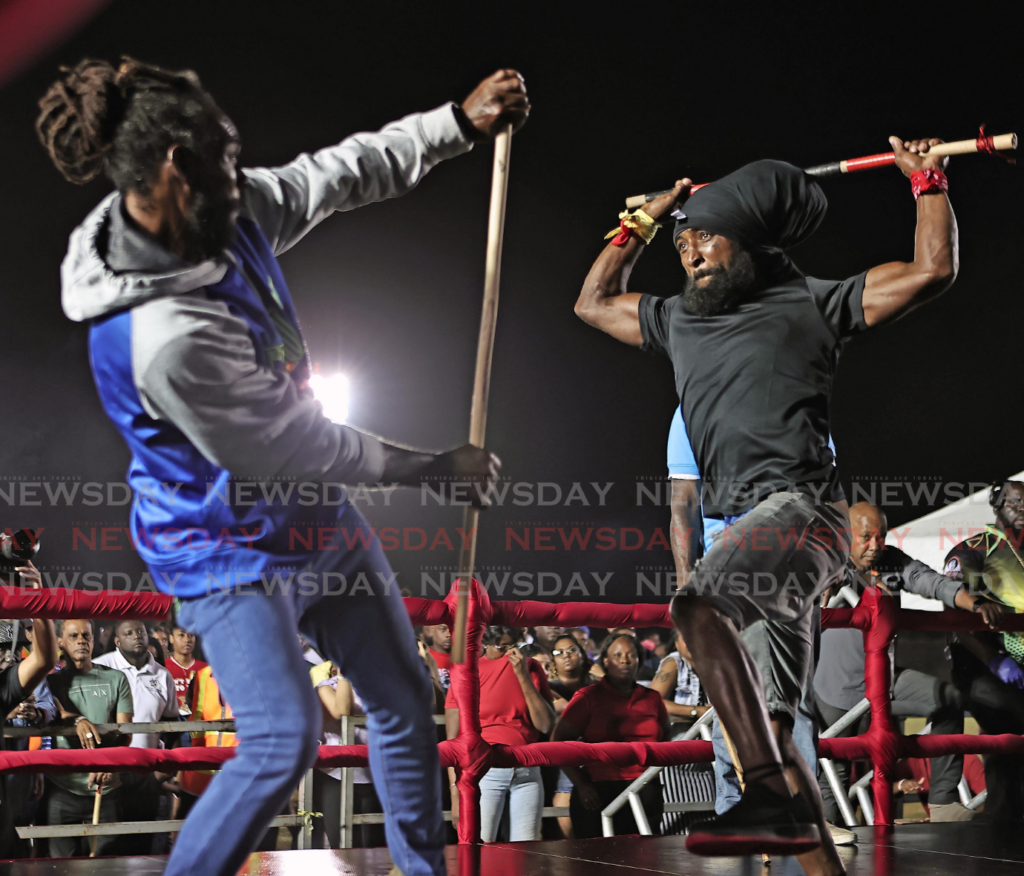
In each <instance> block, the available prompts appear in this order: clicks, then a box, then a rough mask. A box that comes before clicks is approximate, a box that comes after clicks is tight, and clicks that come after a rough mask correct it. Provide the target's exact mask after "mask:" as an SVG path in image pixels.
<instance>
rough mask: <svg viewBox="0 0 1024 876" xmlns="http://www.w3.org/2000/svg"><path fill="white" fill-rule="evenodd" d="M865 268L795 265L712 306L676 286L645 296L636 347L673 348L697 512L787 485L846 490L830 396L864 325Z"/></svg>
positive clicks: (833, 496) (824, 491)
mask: <svg viewBox="0 0 1024 876" xmlns="http://www.w3.org/2000/svg"><path fill="white" fill-rule="evenodd" d="M864 278H865V274H858V275H857V276H855V277H850V278H849V279H846V280H818V279H815V278H813V277H804V276H802V275H800V274H799V273H798V272H793V273H792V274H790V275H788V276H787V278H786V279H782V280H777V281H775V282H774V284H773V285H772V286H769V287H768V288H765V289H761V290H758V291H757V292H755V293H753V294H752V295H751V296H750V297H749V298H748V299H746V300H744V301H743V303H742V304H740V305H739V307H738V308H737V309H736V310H733V311H731V312H729V313H724V314H720V315H718V316H708V317H698V316H694V315H693V314H691V313H690V312H689V311H688V310H687V309H686V307H685V306H684V304H683V299H682V296H679V295H677V296H675V297H673V298H656V297H654V296H651V295H643V296H641V298H640V330H641V332H642V333H643V340H644V343H643V348H642V349H644V350H646V351H647V352H651V353H662V354H663V355H666V356H668V357H669V358H670V359H671V360H672V366H673V368H674V370H675V377H676V389H677V391H678V393H679V399H680V404H681V406H682V412H683V421H684V422H685V423H686V430H687V433H688V434H689V437H690V444H691V446H692V447H693V453H694V457H695V458H696V460H697V465H698V467H699V469H700V473H701V478H702V480H703V482H704V513H705V515H707V516H709V517H726V516H735V515H739V514H743V513H744V512H746V511H748V510H750V509H751V508H752V507H754V505H756V504H757V503H758V502H759V501H760V500H761V499H763V498H765V497H766V496H767V495H769V494H770V493H772V492H777V491H779V490H786V489H796V490H799V491H801V492H807V493H810V494H812V495H815V496H816V497H817V499H818V501H823V502H831V501H836V500H838V499H841V498H842V490H841V488H840V487H839V484H838V477H837V474H836V469H835V459H834V457H833V454H832V451H831V450H830V449H829V446H828V438H829V425H828V422H829V417H828V405H829V396H830V394H831V391H832V379H833V377H834V375H835V370H836V365H837V363H838V360H839V353H840V351H841V350H842V346H843V342H844V341H845V340H846V339H847V338H848V337H850V336H851V335H853V334H855V333H856V332H858V331H862V330H863V329H865V328H867V325H866V323H865V322H864V310H863V307H862V303H861V299H862V297H863V293H864Z"/></svg>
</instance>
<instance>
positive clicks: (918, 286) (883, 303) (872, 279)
mask: <svg viewBox="0 0 1024 876" xmlns="http://www.w3.org/2000/svg"><path fill="white" fill-rule="evenodd" d="M889 142H890V143H892V148H893V151H894V152H895V153H896V166H897V167H899V169H900V170H902V171H903V173H904V174H905V175H906V176H908V177H909V176H910V175H911V174H912V173H913V172H914V171H917V170H939V171H941V170H944V169H945V167H946V164H947V163H948V161H949V159H948V158H947V157H945V156H941V155H929V154H928V150H929V149H930V148H931V147H932V146H935V145H937V144H939V143H941V142H942V141H941V140H914V141H912V142H910V141H908V142H906V143H901V142H900V140H899V138H898V137H890V138H889ZM959 262H960V257H959V251H958V244H957V229H956V217H955V216H954V215H953V208H952V206H950V203H949V198H947V197H946V195H945V194H944V193H942V192H936V193H933V194H922V195H921V196H920V197H919V198H918V200H917V232H916V235H915V238H914V260H913V261H912V262H889V263H888V264H885V265H878V266H877V267H875V268H872V269H871V270H870V271H868V274H867V279H866V281H865V283H864V298H863V303H864V320H865V322H867V324H868V325H869V326H876V325H882V324H884V323H886V322H890V321H892V320H894V319H896V318H897V317H900V316H902V315H903V314H904V313H906V312H908V311H909V310H912V309H913V308H915V307H917V306H918V305H920V304H924V303H925V302H926V301H929V300H930V299H932V298H935V297H936V296H937V295H941V294H942V293H943V292H945V291H946V290H947V289H948V288H949V287H950V286H952V285H953V280H955V279H956V273H957V270H958V268H959Z"/></svg>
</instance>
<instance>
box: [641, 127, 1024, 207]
mask: <svg viewBox="0 0 1024 876" xmlns="http://www.w3.org/2000/svg"><path fill="white" fill-rule="evenodd" d="M1016 148H1017V135H1016V134H999V135H998V136H995V137H987V136H985V134H984V129H983V130H982V132H981V133H980V134H979V136H978V138H977V139H975V140H957V141H955V142H953V143H939V144H938V145H937V146H932V147H931V148H930V149H929V150H928V153H927V154H928V155H966V154H968V153H971V152H985V153H989V154H991V153H995V152H1000V151H1001V150H1004V149H1016ZM895 163H896V153H894V152H880V153H879V154H878V155H865V156H863V157H862V158H846V159H844V160H842V161H833V162H831V163H830V164H818V165H816V166H815V167H806V168H804V173H807V174H810V175H811V176H839V175H840V174H844V173H856V172H858V171H861V170H873V169H874V168H876V167H888V166H889V165H890V164H895ZM706 185H707V183H697V184H696V185H693V186H690V192H691V193H693V192H695V191H696V190H697V189H700V188H703V187H704V186H706ZM671 191H672V189H665V190H664V191H661V192H650V193H649V194H646V195H633V196H632V197H631V198H626V209H627V210H635V209H636V208H637V207H642V206H643V205H644V204H647V203H649V202H650V201H653V200H654V199H655V198H659V197H661V196H662V195H667V194H668V193H669V192H671Z"/></svg>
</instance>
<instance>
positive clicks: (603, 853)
mask: <svg viewBox="0 0 1024 876" xmlns="http://www.w3.org/2000/svg"><path fill="white" fill-rule="evenodd" d="M455 602H456V598H455V590H454V589H453V590H452V591H451V592H450V593H449V594H448V597H447V598H446V599H445V600H444V601H435V600H428V599H417V598H407V599H406V600H405V604H406V608H407V610H408V612H409V616H410V619H411V620H412V622H413V623H415V624H442V623H443V624H449V625H451V624H452V623H453V622H454V615H455ZM170 609H171V600H170V598H169V597H166V596H162V595H159V594H151V593H150V594H132V593H114V592H103V593H89V592H82V591H69V590H61V589H53V590H46V591H39V590H23V589H21V588H5V589H4V592H3V595H2V597H0V613H2V614H3V616H5V617H9V618H29V617H52V618H61V617H63V618H67V617H92V618H95V619H98V620H119V619H126V618H132V619H138V620H153V621H155V620H163V619H165V618H166V617H167V616H168V614H169V612H170ZM468 619H469V623H468V628H467V660H466V663H465V664H464V665H461V666H458V665H453V667H452V671H451V686H452V690H453V697H454V699H455V702H456V704H457V705H458V708H459V712H460V721H459V733H458V736H457V737H456V738H455V739H451V740H448V741H445V742H441V743H439V745H438V749H439V754H440V760H441V764H442V766H451V767H455V768H456V770H457V772H458V783H457V788H458V791H459V805H460V814H461V817H460V819H459V823H458V839H459V845H458V846H457V847H450V848H449V849H448V854H449V861H450V871H451V872H453V873H454V872H458V873H461V874H462V876H470V874H473V876H475V874H477V873H479V872H480V871H481V869H484V870H486V871H487V873H488V876H497V874H495V873H492V871H494V870H499V871H500V873H501V874H502V876H504V874H506V873H508V874H512V873H513V872H514V873H517V874H518V873H531V874H533V873H538V874H541V873H545V874H546V873H548V872H549V871H551V872H552V873H553V872H554V871H556V870H557V872H558V873H559V874H565V873H566V872H567V871H571V872H574V871H575V870H576V869H579V870H580V871H581V872H582V871H583V870H586V872H587V873H588V874H589V873H593V872H594V871H595V870H603V869H605V868H606V867H614V868H615V871H614V872H615V873H618V874H620V876H625V874H622V869H623V868H625V869H627V870H629V869H634V870H637V871H638V872H639V871H641V870H643V871H650V870H656V871H659V872H672V873H682V872H686V873H690V874H703V873H708V874H711V873H716V874H723V873H729V872H737V873H738V872H744V873H745V872H747V870H748V869H749V866H753V864H752V863H751V862H752V860H753V859H735V860H736V862H737V865H736V866H737V867H739V868H740V869H736V870H735V871H734V870H733V869H731V868H726V869H723V861H731V860H733V859H717V860H714V859H699V858H695V857H693V856H690V855H689V854H688V853H686V851H685V849H684V848H683V841H682V837H678V836H669V837H645V838H642V839H639V838H627V837H613V838H609V839H602V840H585V841H583V840H580V841H552V842H536V843H515V844H491V845H488V846H481V845H480V844H479V838H480V818H479V780H480V777H481V776H482V775H483V774H484V773H485V772H486V771H487V770H488V769H489V768H490V767H492V766H497V767H515V766H576V765H580V764H587V763H605V764H611V765H615V766H643V767H651V766H670V765H674V764H682V763H698V762H711V761H712V759H713V756H712V748H711V743H710V742H706V741H703V740H693V741H676V742H657V743H627V742H621V743H620V742H605V743H596V744H590V743H584V742H537V743H533V744H530V745H522V746H516V747H510V746H506V745H489V744H487V743H486V742H485V741H484V740H483V739H482V738H481V736H480V721H479V705H480V702H479V685H478V683H477V679H478V675H477V665H478V661H479V659H480V656H479V652H480V639H481V635H482V633H483V630H484V627H485V626H487V625H490V624H501V625H504V626H515V627H526V626H535V625H541V624H547V625H557V626H566V627H572V626H581V625H592V626H603V627H618V626H632V627H649V626H659V627H671V626H672V623H671V619H670V617H669V611H668V606H667V605H651V604H639V605H608V604H604V603H560V604H549V603H543V602H535V601H491V599H490V597H489V596H488V594H487V592H486V590H484V589H483V588H482V587H481V586H480V585H479V584H478V583H477V582H476V581H474V582H473V583H472V586H471V588H470V593H469V614H468ZM822 627H823V628H826V629H827V628H831V627H855V628H857V629H860V630H862V631H863V635H864V645H865V654H866V656H865V680H866V696H867V699H868V700H869V702H870V710H871V716H872V720H871V726H870V728H869V729H868V731H867V732H866V733H864V734H863V735H861V736H855V737H849V738H841V739H835V738H823V739H821V741H820V752H819V753H820V755H821V756H822V757H826V758H839V759H846V760H849V759H868V760H870V761H871V762H872V766H873V769H874V776H873V779H872V785H871V787H872V796H873V801H874V816H875V825H874V827H873V828H871V827H868V828H858V830H857V832H858V834H859V836H860V837H861V842H862V843H865V844H867V846H866V847H865V848H862V849H861V853H858V854H857V855H856V857H855V858H854V859H853V860H852V861H851V862H850V864H849V865H848V866H849V869H850V871H851V872H865V873H866V872H871V873H873V874H878V876H888V874H890V873H915V872H921V873H924V872H934V871H935V870H934V868H935V867H936V866H940V865H941V867H942V868H945V871H946V872H949V873H954V872H955V873H964V874H971V873H974V872H978V873H981V872H982V871H984V872H985V873H986V874H1001V873H1003V872H1004V867H1005V872H1006V873H1011V872H1013V873H1019V872H1021V868H1022V867H1024V842H1022V841H1021V840H1020V838H1019V826H1017V825H1013V826H1008V827H1007V829H1006V830H1003V829H1001V828H1000V827H998V826H985V825H979V824H976V823H965V824H962V825H949V824H943V825H941V826H939V825H936V826H934V827H932V826H931V825H914V826H905V827H901V828H900V829H899V830H898V831H894V830H893V794H892V783H893V779H894V774H895V767H896V762H897V761H898V760H899V759H900V758H902V757H920V758H930V757H935V756H937V755H942V754H952V753H963V754H967V753H975V754H987V753H1024V738H1022V737H1020V736H1014V735H998V736H972V735H941V736H940V735H928V736H903V735H901V734H899V733H897V732H896V731H895V730H894V729H893V727H892V720H891V718H892V711H891V702H890V697H889V692H890V688H891V667H890V663H889V658H888V648H889V645H890V643H891V642H892V640H893V638H894V637H895V635H896V632H897V630H898V629H908V630H923V631H949V630H962V631H968V630H983V629H985V627H984V625H983V622H982V619H981V618H980V617H979V616H977V615H974V614H969V613H967V612H941V613H939V612H918V611H906V610H900V609H899V608H898V607H897V605H896V603H895V601H894V600H892V599H886V598H879V596H878V594H877V593H876V591H874V590H867V591H865V593H864V595H863V597H862V598H861V601H860V603H859V604H858V605H857V607H855V608H852V609H839V608H835V609H823V610H822ZM1001 628H1002V629H1012V630H1024V615H1010V616H1008V617H1006V618H1005V620H1004V623H1003V625H1002V627H1001ZM233 755H234V749H229V748H178V749H171V750H162V749H133V748H109V749H93V750H59V751H58V750H50V751H33V752H0V772H11V773H13V772H29V773H42V772H53V773H56V772H87V771H105V772H127V771H138V772H149V771H152V770H161V771H164V772H174V771H177V770H183V769H216V768H217V767H218V766H220V765H221V764H222V763H223V762H224V761H226V760H227V759H228V758H230V757H232V756H233ZM316 765H317V766H318V767H354V766H366V765H367V749H366V746H363V745H347V746H321V748H320V756H319V758H318V760H317V763H316ZM904 859H905V860H904ZM953 860H956V861H957V862H958V863H957V864H956V866H953V864H952V863H951V862H952V861H953ZM385 862H386V863H387V866H385ZM915 862H916V863H915ZM927 862H930V863H927ZM57 863H58V862H50V861H48V860H35V861H29V860H25V861H17V862H10V863H9V864H0V874H5V873H12V874H14V873H17V874H43V873H56V872H58V870H57V869H53V868H54V867H55V866H56V864H57ZM59 864H60V869H59V872H61V873H66V874H74V873H99V872H103V873H111V874H113V873H119V872H124V873H129V872H131V873H158V872H162V867H163V859H162V858H124V859H102V862H101V861H95V860H94V861H88V860H86V859H80V860H77V861H75V863H74V865H72V864H71V862H69V861H61V862H59ZM748 865H749V866H748ZM758 866H760V865H759V864H758ZM790 866H793V867H796V869H795V870H793V872H801V871H800V870H799V866H798V865H797V864H796V862H795V861H789V860H784V861H780V862H776V864H775V865H774V866H773V868H772V873H774V874H776V876H779V874H780V873H788V872H789V869H788V868H789V867H790ZM927 866H930V867H932V869H931V870H929V869H921V867H927ZM298 867H302V869H303V872H304V874H310V873H319V872H324V873H334V872H338V873H341V872H344V873H350V874H351V873H360V874H361V873H367V874H371V873H376V872H377V871H378V870H380V872H381V873H386V872H387V871H388V869H389V868H390V862H389V860H388V859H387V854H386V850H382V849H346V850H334V851H319V850H310V851H302V852H278V853H263V854H262V855H259V856H254V857H253V858H252V859H251V864H250V865H247V867H246V868H244V869H243V870H242V871H241V872H253V873H255V872H259V873H268V874H269V873H284V872H289V873H290V872H296V871H297V868H298ZM311 867H312V869H310V868H311ZM82 868H84V869H82ZM89 868H92V869H89ZM124 868H129V869H124ZM293 868H296V869H294V870H293ZM862 868H868V869H862ZM608 872H609V874H610V873H611V872H612V871H611V870H609V871H608Z"/></svg>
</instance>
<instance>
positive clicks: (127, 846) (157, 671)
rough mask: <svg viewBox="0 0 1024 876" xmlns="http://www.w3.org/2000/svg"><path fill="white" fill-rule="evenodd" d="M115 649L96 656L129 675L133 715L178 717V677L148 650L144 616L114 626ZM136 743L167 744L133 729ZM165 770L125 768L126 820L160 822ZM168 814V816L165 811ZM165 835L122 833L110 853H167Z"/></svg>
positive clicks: (164, 718)
mask: <svg viewBox="0 0 1024 876" xmlns="http://www.w3.org/2000/svg"><path fill="white" fill-rule="evenodd" d="M114 646H115V649H116V650H114V651H110V652H109V653H107V654H102V655H101V656H99V657H97V658H96V659H95V660H93V663H96V664H98V665H99V666H107V667H109V668H110V669H118V670H120V671H121V672H123V673H124V674H125V677H126V678H127V679H128V685H129V687H131V690H132V701H133V702H134V703H135V712H134V713H133V720H134V721H137V722H139V723H148V722H151V721H168V720H170V721H174V720H177V718H178V694H177V692H176V691H175V689H174V678H173V677H172V676H171V673H170V672H168V671H167V670H166V669H165V668H164V667H163V666H161V665H160V664H159V663H157V662H156V659H155V658H154V657H153V655H152V654H151V653H150V650H149V634H148V633H147V632H146V625H145V624H143V623H142V621H137V620H123V621H119V622H118V623H117V624H116V625H115V626H114ZM131 747H132V748H163V742H162V741H161V740H160V734H159V733H133V734H132V742H131ZM166 778H167V776H166V775H164V774H163V773H122V774H121V781H122V782H123V788H122V792H121V793H122V797H121V809H122V812H123V813H124V818H125V820H126V821H155V820H156V819H157V818H158V817H159V816H160V802H161V798H162V796H163V791H164V788H163V780H164V779H166ZM165 817H166V816H165ZM165 843H166V834H156V835H153V834H138V835H128V836H122V837H118V838H117V840H116V842H115V843H114V844H112V845H111V850H110V853H111V854H119V855H148V854H163V853H166V849H165V847H164V846H165Z"/></svg>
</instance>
